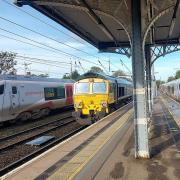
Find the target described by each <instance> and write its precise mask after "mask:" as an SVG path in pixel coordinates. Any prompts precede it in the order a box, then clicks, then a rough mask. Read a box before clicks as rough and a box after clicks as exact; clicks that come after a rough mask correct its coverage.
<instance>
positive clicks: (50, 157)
mask: <svg viewBox="0 0 180 180" xmlns="http://www.w3.org/2000/svg"><path fill="white" fill-rule="evenodd" d="M167 101H168V99H167V98H165V97H164V96H158V97H157V98H155V101H154V107H153V108H154V110H153V117H152V121H151V125H150V129H149V135H150V137H149V138H150V144H149V146H150V149H151V155H152V157H151V159H135V158H134V136H133V109H132V103H131V104H129V105H126V106H125V107H123V108H121V109H119V110H117V111H115V112H114V113H112V114H111V115H109V116H107V117H105V118H104V119H102V120H100V121H99V122H97V123H96V124H94V125H92V126H90V127H88V128H87V129H85V130H83V131H82V132H80V133H78V134H76V135H75V136H73V137H71V138H69V139H68V140H66V141H65V142H63V143H60V144H59V145H57V146H56V147H54V148H52V149H50V150H49V151H48V152H46V153H44V154H42V155H40V156H39V157H37V158H35V159H33V160H31V161H30V162H28V163H26V164H25V165H23V166H21V167H19V168H17V169H15V170H14V171H13V172H11V173H9V174H7V175H6V176H4V177H2V179H9V180H19V179H27V180H29V179H36V180H41V179H50V180H57V179H58V180H59V179H60V180H61V179H62V180H63V179H83V180H84V179H86V180H89V179H97V180H101V179H126V180H127V179H131V180H132V179H138V180H144V179H148V180H150V179H164V180H167V179H171V180H176V179H179V177H180V166H179V164H180V131H179V126H178V120H177V118H175V119H176V120H175V119H174V115H175V114H176V113H175V112H174V113H172V112H171V111H170V110H169V106H170V105H169V104H168V103H167ZM171 106H172V105H171ZM112 119H113V120H112Z"/></svg>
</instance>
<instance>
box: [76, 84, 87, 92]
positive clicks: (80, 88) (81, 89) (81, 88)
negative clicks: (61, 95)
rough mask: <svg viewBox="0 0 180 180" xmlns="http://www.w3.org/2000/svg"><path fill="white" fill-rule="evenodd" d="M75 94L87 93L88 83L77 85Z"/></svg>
mask: <svg viewBox="0 0 180 180" xmlns="http://www.w3.org/2000/svg"><path fill="white" fill-rule="evenodd" d="M75 92H76V93H77V94H81V93H89V83H77V84H76V87H75Z"/></svg>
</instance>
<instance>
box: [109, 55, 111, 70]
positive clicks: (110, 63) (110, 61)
mask: <svg viewBox="0 0 180 180" xmlns="http://www.w3.org/2000/svg"><path fill="white" fill-rule="evenodd" d="M109 72H111V61H110V58H109Z"/></svg>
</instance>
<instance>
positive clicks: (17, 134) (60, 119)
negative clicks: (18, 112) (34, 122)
mask: <svg viewBox="0 0 180 180" xmlns="http://www.w3.org/2000/svg"><path fill="white" fill-rule="evenodd" d="M70 117H72V116H71V115H69V116H66V117H63V118H58V119H56V120H53V121H50V122H47V123H43V124H41V125H38V126H35V127H32V128H29V129H25V130H23V131H20V132H18V133H14V134H12V135H9V136H5V137H2V138H0V144H1V142H3V141H5V140H9V139H11V138H14V137H17V136H19V135H22V134H25V133H28V132H31V131H33V130H36V129H39V128H42V127H46V126H49V125H51V124H55V123H58V122H61V121H62V120H65V119H67V118H70Z"/></svg>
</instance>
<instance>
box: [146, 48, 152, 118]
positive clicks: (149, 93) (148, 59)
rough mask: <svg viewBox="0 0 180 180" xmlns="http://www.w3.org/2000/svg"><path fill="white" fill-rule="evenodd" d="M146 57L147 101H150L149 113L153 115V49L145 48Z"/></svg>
mask: <svg viewBox="0 0 180 180" xmlns="http://www.w3.org/2000/svg"><path fill="white" fill-rule="evenodd" d="M145 53H146V54H145V55H146V82H147V99H148V101H147V102H148V106H147V107H148V112H149V115H150V116H151V115H152V83H151V82H152V79H151V47H150V46H146V47H145Z"/></svg>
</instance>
